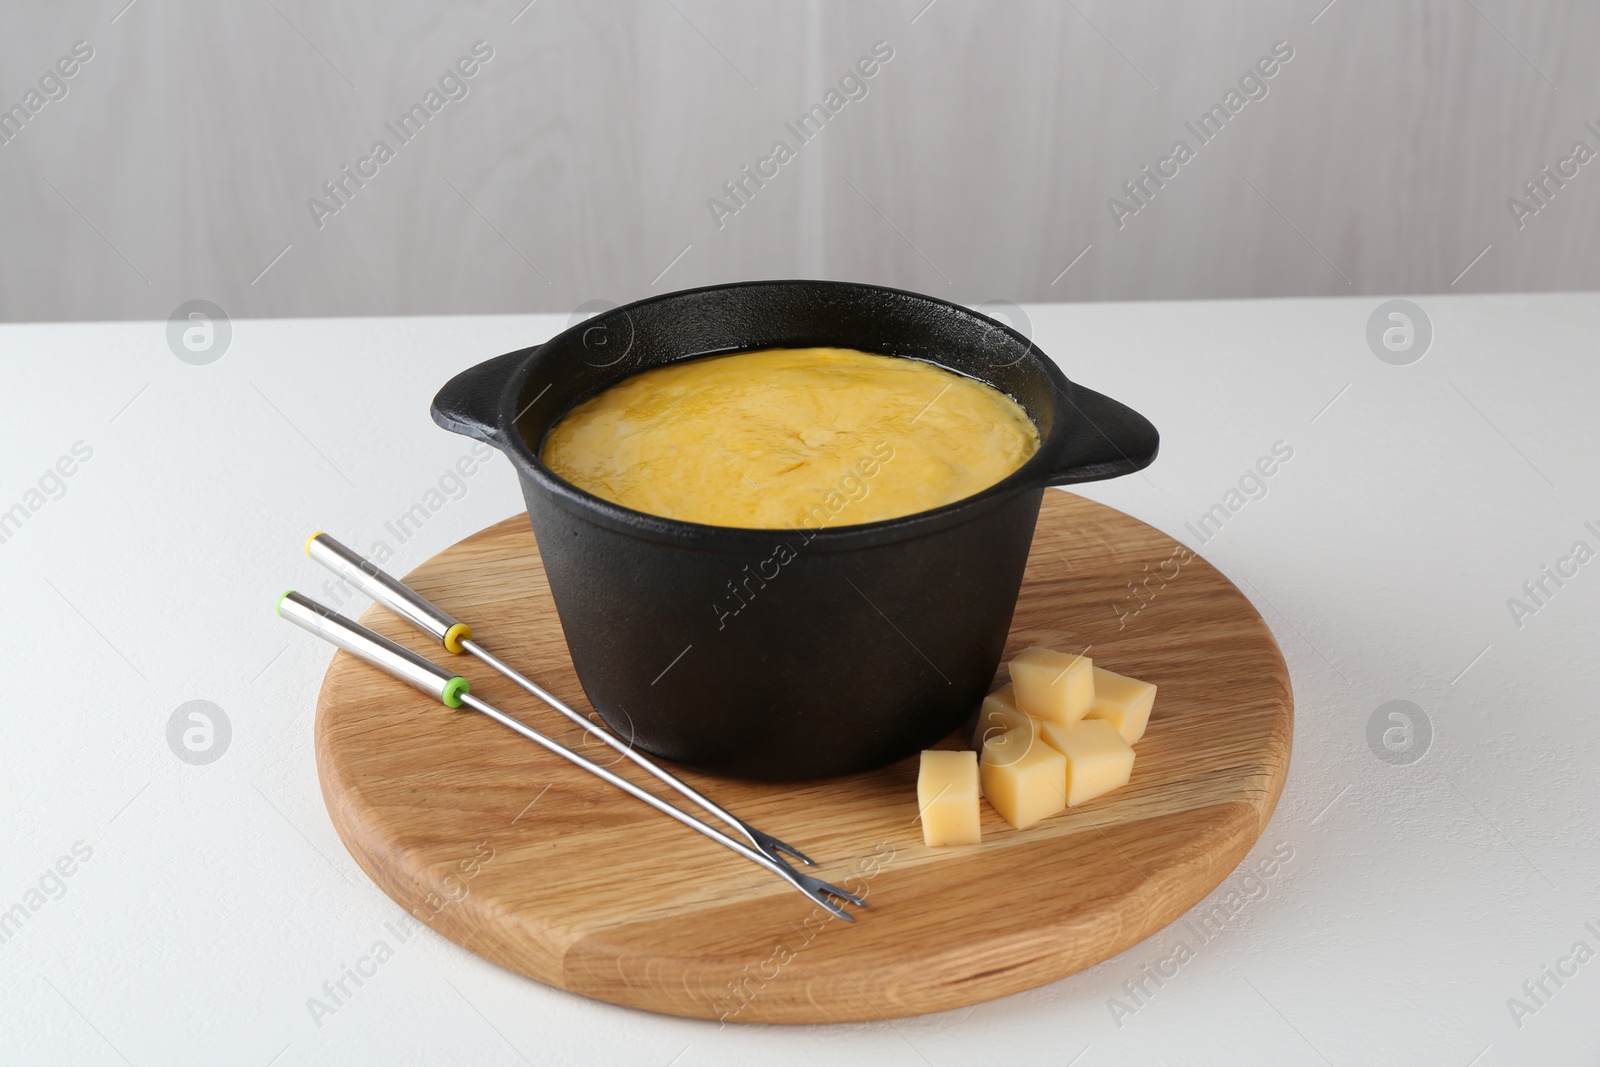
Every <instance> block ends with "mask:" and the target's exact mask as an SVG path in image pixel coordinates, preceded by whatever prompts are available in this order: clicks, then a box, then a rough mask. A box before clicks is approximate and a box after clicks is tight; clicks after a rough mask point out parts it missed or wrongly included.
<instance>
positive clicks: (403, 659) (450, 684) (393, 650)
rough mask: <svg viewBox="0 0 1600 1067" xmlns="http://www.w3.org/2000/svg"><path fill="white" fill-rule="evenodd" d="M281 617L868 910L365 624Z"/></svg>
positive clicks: (820, 898) (751, 856)
mask: <svg viewBox="0 0 1600 1067" xmlns="http://www.w3.org/2000/svg"><path fill="white" fill-rule="evenodd" d="M278 615H279V616H281V617H282V618H285V619H288V620H289V621H290V622H292V623H294V624H295V625H296V626H299V627H300V628H301V629H303V630H307V631H309V632H311V633H313V634H316V635H317V636H318V637H320V638H322V639H323V640H325V641H327V642H328V643H330V644H332V645H335V646H337V647H339V648H342V649H344V650H345V651H346V652H349V653H351V654H352V655H354V656H357V657H359V658H360V659H363V660H366V661H367V662H368V663H370V664H372V665H373V666H374V667H377V668H379V669H380V670H382V671H385V672H386V673H388V674H390V675H392V676H394V677H395V678H398V679H399V680H400V681H402V682H405V683H407V684H408V685H411V686H413V687H415V688H417V689H420V690H421V691H422V692H424V693H427V694H428V695H429V696H432V697H434V698H435V699H437V700H439V701H440V702H441V703H443V704H444V705H445V707H447V708H452V709H459V708H461V707H463V706H465V707H468V708H471V709H472V710H474V711H477V712H479V713H481V714H483V715H486V716H488V717H489V718H491V719H493V720H494V721H495V722H497V723H499V724H500V725H502V726H505V727H507V728H509V729H512V730H515V731H516V732H517V733H519V734H521V735H522V736H523V737H526V738H527V739H528V740H530V741H533V742H534V743H536V744H538V745H540V746H542V747H544V748H545V749H547V750H548V751H550V752H552V753H554V754H555V755H557V756H560V757H561V758H562V759H565V760H568V761H569V762H571V763H575V764H577V765H578V766H579V767H582V768H583V769H584V770H586V771H588V772H589V773H590V774H592V775H594V776H596V777H597V778H600V779H603V780H604V781H606V782H609V783H610V784H612V785H614V786H616V787H617V788H618V789H620V790H622V791H623V792H624V793H627V794H628V795H630V796H632V797H635V798H636V799H639V800H642V801H644V802H645V803H646V804H648V805H650V806H651V807H652V808H655V809H656V810H657V811H659V812H661V813H662V814H664V815H669V816H671V817H672V818H674V819H676V820H678V821H679V822H681V823H683V824H684V825H685V826H687V827H689V828H690V829H692V830H696V831H698V832H699V833H701V834H704V835H705V836H706V837H709V838H710V839H711V840H713V841H715V842H716V843H717V844H719V845H721V846H723V847H724V848H726V849H729V850H731V851H733V852H735V853H738V854H739V855H740V856H743V857H744V858H745V859H747V860H749V861H750V862H752V863H755V864H758V865H759V866H761V867H764V868H766V869H767V870H769V871H771V872H772V873H773V874H775V875H777V876H778V877H779V878H782V879H783V880H784V881H786V882H788V883H789V884H790V885H792V886H794V887H795V888H796V889H797V890H799V891H800V892H801V893H803V894H805V895H806V897H808V898H809V899H810V900H812V901H813V902H814V903H817V904H820V905H822V906H823V907H824V908H827V909H828V910H829V911H830V912H832V913H833V914H834V915H837V916H838V917H839V918H841V919H844V920H845V921H846V922H854V921H855V918H854V917H853V916H852V915H850V914H849V913H848V912H846V911H845V910H844V908H842V907H841V906H839V905H838V904H836V903H834V901H833V900H831V899H829V898H830V897H837V898H838V899H840V900H843V901H846V902H848V903H851V904H856V905H858V906H862V907H865V905H866V902H865V901H863V900H862V899H861V898H860V897H858V896H856V895H855V894H854V893H849V892H846V891H845V890H843V889H840V888H839V887H838V886H835V885H830V884H829V883H827V882H824V881H823V880H822V879H820V878H814V877H812V876H811V875H808V874H801V873H800V872H799V871H797V870H795V869H794V868H793V867H790V866H789V865H788V864H787V863H784V862H783V861H782V860H775V859H773V858H772V857H770V856H768V855H767V854H766V853H764V852H758V851H756V850H755V849H753V848H751V847H750V846H748V845H746V844H745V843H744V842H742V841H735V840H734V839H733V838H731V837H729V836H728V835H727V834H725V833H723V832H722V831H721V830H718V829H717V828H716V827H714V826H711V825H708V824H707V823H704V822H702V821H701V820H699V819H697V818H695V817H694V816H693V815H690V814H688V813H687V812H684V811H680V810H679V809H677V808H675V807H673V806H672V805H671V804H668V803H667V802H666V801H664V800H662V799H661V798H660V797H657V796H655V795H654V794H653V793H649V792H646V791H645V790H644V789H641V788H640V787H639V786H637V785H634V784H633V783H632V782H630V781H628V780H627V779H626V778H623V777H621V776H620V775H617V774H614V773H612V772H611V771H609V770H607V769H606V768H605V767H602V766H600V765H599V764H598V763H595V762H594V761H592V760H590V759H587V758H585V757H584V756H581V755H579V754H578V753H576V752H574V751H572V750H571V749H570V748H567V747H566V746H565V745H563V744H561V743H560V742H558V741H554V740H552V739H551V738H548V737H546V736H545V735H544V734H541V733H540V732H539V731H537V730H535V729H533V728H531V727H529V726H525V725H523V724H522V723H520V722H518V721H517V720H516V719H514V718H512V717H511V716H510V715H507V714H506V713H505V712H503V711H500V710H499V709H498V708H495V707H494V706H493V705H491V704H489V703H487V702H486V701H483V700H479V699H478V698H477V697H475V696H473V695H472V694H471V692H470V691H469V689H470V686H469V684H468V682H467V680H466V679H465V678H463V677H461V676H460V675H457V674H452V673H451V672H450V671H447V670H445V669H444V668H443V667H440V666H439V665H438V664H436V663H434V662H433V661H432V660H429V659H426V658H424V657H422V656H419V655H417V654H416V653H415V652H413V651H411V650H410V649H409V648H406V647H404V646H402V645H399V644H396V643H395V642H393V641H391V640H389V639H388V638H387V637H384V636H383V635H382V634H379V633H375V632H374V631H372V630H369V629H367V627H365V626H362V625H361V624H360V623H357V622H352V621H351V620H349V619H347V618H345V617H344V616H343V615H340V614H339V613H338V612H336V611H334V610H333V609H332V608H329V607H325V606H324V605H322V604H319V603H317V602H316V601H315V600H312V599H311V598H310V597H307V596H303V595H301V594H300V593H296V592H294V591H293V590H291V591H290V592H287V593H285V594H283V596H281V597H279V598H278Z"/></svg>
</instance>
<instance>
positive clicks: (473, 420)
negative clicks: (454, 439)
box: [430, 349, 528, 448]
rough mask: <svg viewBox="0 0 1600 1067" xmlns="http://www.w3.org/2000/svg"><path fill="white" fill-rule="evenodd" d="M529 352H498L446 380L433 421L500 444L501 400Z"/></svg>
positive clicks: (437, 401)
mask: <svg viewBox="0 0 1600 1067" xmlns="http://www.w3.org/2000/svg"><path fill="white" fill-rule="evenodd" d="M527 354H528V350H527V349H524V350H523V351H521V352H509V353H507V354H506V355H503V356H496V357H495V358H494V359H490V360H486V361H484V362H482V363H479V364H478V365H477V366H475V367H469V368H467V369H466V370H464V371H462V372H461V373H460V374H458V375H456V376H455V377H454V378H451V379H450V380H449V381H448V382H445V383H444V388H443V389H440V390H439V392H438V394H437V395H436V396H434V398H433V407H432V408H431V409H430V411H431V414H432V415H433V421H434V422H436V423H438V424H439V425H440V426H442V427H444V428H445V429H446V430H449V431H450V432H451V433H458V434H462V435H464V436H466V437H471V438H472V439H474V440H476V441H484V442H486V443H488V444H491V445H493V446H494V447H496V448H499V447H501V444H502V441H501V426H500V403H501V400H502V398H503V396H504V393H505V387H506V383H507V382H509V381H510V380H511V376H512V375H513V374H514V373H516V370H517V368H518V367H519V366H521V365H522V360H523V359H524V357H526V356H527Z"/></svg>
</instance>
